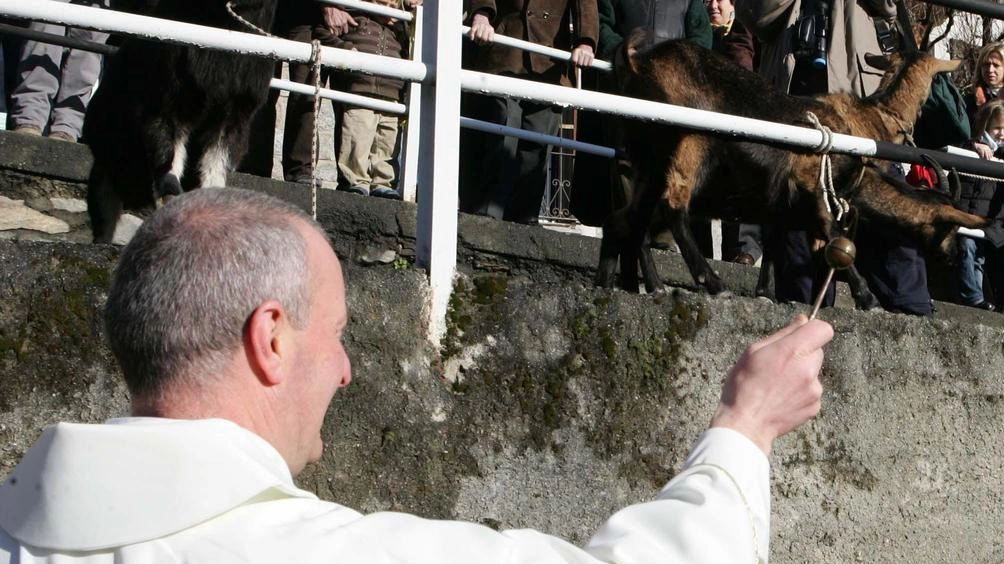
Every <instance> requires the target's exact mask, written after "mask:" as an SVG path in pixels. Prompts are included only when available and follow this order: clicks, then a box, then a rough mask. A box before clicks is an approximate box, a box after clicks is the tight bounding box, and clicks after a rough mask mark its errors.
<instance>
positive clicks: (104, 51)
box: [0, 23, 118, 55]
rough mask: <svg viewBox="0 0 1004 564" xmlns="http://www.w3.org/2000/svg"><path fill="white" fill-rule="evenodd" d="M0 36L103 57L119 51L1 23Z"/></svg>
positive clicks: (114, 48)
mask: <svg viewBox="0 0 1004 564" xmlns="http://www.w3.org/2000/svg"><path fill="white" fill-rule="evenodd" d="M0 35H16V36H18V37H23V38H25V39H29V40H31V41H37V42H39V43H48V44H50V45H59V46H60V47H69V48H70V49H79V50H81V51H90V52H92V53H99V54H101V55H112V54H114V53H115V52H116V51H118V48H116V47H115V46H114V45H106V44H104V43H97V42H95V41H86V40H84V39H77V38H75V37H67V36H65V35H56V34H54V33H46V32H44V31H37V30H34V29H30V28H27V27H21V26H17V25H10V24H5V23H0Z"/></svg>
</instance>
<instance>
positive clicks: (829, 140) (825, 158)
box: [805, 112, 851, 222]
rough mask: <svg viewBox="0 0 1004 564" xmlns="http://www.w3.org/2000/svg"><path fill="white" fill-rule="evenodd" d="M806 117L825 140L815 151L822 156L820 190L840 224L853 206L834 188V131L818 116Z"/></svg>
mask: <svg viewBox="0 0 1004 564" xmlns="http://www.w3.org/2000/svg"><path fill="white" fill-rule="evenodd" d="M805 117H806V119H808V120H809V123H810V124H812V126H813V127H815V128H816V129H817V130H818V131H819V132H820V133H822V134H823V139H822V140H821V141H820V142H819V145H816V147H815V149H814V150H815V151H816V152H817V153H820V154H821V155H822V157H821V158H820V159H819V188H820V189H821V190H822V191H823V203H824V204H826V211H827V212H828V213H829V214H830V215H833V216H834V217H835V218H836V220H837V222H840V221H841V220H842V219H843V217H844V214H845V213H847V212H848V211H849V210H850V209H851V206H850V204H848V203H847V200H845V199H843V198H841V197H839V196H837V190H836V188H834V187H833V165H832V163H831V162H830V149H832V148H833V131H832V130H830V128H829V127H827V126H826V125H824V124H823V123H822V122H821V121H819V118H818V117H816V114H814V113H812V112H805ZM834 210H836V212H834Z"/></svg>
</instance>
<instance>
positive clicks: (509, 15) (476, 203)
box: [460, 0, 599, 224]
mask: <svg viewBox="0 0 1004 564" xmlns="http://www.w3.org/2000/svg"><path fill="white" fill-rule="evenodd" d="M469 10H470V12H469V13H470V27H471V31H470V34H469V35H468V38H469V39H470V40H471V41H473V42H474V43H475V45H476V47H475V49H474V50H473V51H471V52H470V54H471V58H472V60H471V61H470V64H469V65H468V66H469V67H470V68H471V69H473V70H476V71H480V72H485V73H491V74H499V75H504V76H512V77H516V78H522V79H526V80H533V81H537V82H545V83H549V84H562V85H565V86H569V85H570V84H571V83H570V81H569V80H568V77H567V71H568V67H567V64H566V63H564V62H562V61H557V60H555V59H552V58H550V57H547V56H545V55H538V54H536V53H528V52H525V51H522V50H520V49H514V48H510V47H505V46H502V45H497V44H495V43H493V39H494V37H495V33H496V32H497V33H499V34H500V35H505V36H508V37H513V38H516V39H522V40H524V41H530V42H533V43H536V44H538V45H543V46H545V47H554V48H557V49H563V50H566V51H571V52H572V56H571V63H572V65H573V66H575V67H588V66H589V65H591V64H592V62H593V53H594V51H595V49H596V45H597V35H598V33H599V31H598V23H597V14H596V0H497V1H496V0H470V3H469ZM570 28H571V30H570ZM468 103H469V104H470V106H471V111H472V113H473V117H475V118H477V119H481V120H483V121H488V122H492V123H498V124H502V125H508V126H510V127H517V128H520V129H524V130H527V131H533V132H537V133H544V134H547V135H557V134H558V130H559V128H560V126H561V108H559V107H556V106H553V105H551V104H547V103H542V102H532V101H527V100H515V99H512V98H508V97H501V96H488V95H485V96H475V97H473V98H472V99H470V100H469V102H468ZM465 105H467V104H465ZM471 138H472V139H474V140H476V142H477V143H479V144H480V145H481V147H470V146H467V145H469V143H464V144H463V145H462V146H461V156H460V160H461V166H462V167H466V168H467V170H466V171H465V172H463V173H462V174H461V178H462V179H464V182H463V183H462V184H461V187H460V204H461V211H465V212H470V213H478V214H482V215H488V216H491V217H495V218H496V219H505V220H507V221H516V222H519V223H527V224H534V223H536V222H537V217H538V215H539V212H540V204H541V200H542V199H543V196H544V182H545V181H546V166H547V155H548V146H547V145H543V144H540V143H534V142H530V141H523V140H516V139H514V138H509V137H503V136H501V135H483V136H471ZM479 149H480V150H479ZM479 161H480V162H479Z"/></svg>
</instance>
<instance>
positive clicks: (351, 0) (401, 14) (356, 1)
mask: <svg viewBox="0 0 1004 564" xmlns="http://www.w3.org/2000/svg"><path fill="white" fill-rule="evenodd" d="M318 1H319V2H321V3H322V4H330V5H332V6H341V7H343V8H349V9H351V10H358V11H360V12H369V13H371V14H377V15H378V16H387V17H389V18H397V19H399V20H401V21H403V22H410V21H412V20H413V19H415V16H413V15H412V13H411V12H406V11H404V10H397V9H394V8H390V7H388V6H381V5H380V4H374V3H372V2H365V1H363V0H318Z"/></svg>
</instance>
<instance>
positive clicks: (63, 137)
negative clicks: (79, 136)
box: [49, 131, 77, 143]
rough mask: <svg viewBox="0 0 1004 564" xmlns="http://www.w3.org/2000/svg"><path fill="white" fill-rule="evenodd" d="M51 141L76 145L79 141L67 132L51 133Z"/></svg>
mask: <svg viewBox="0 0 1004 564" xmlns="http://www.w3.org/2000/svg"><path fill="white" fill-rule="evenodd" d="M49 139H55V140H56V141H67V142H69V143H76V142H77V140H76V138H74V137H73V136H72V135H70V134H69V133H66V132H65V131H50V132H49Z"/></svg>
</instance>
